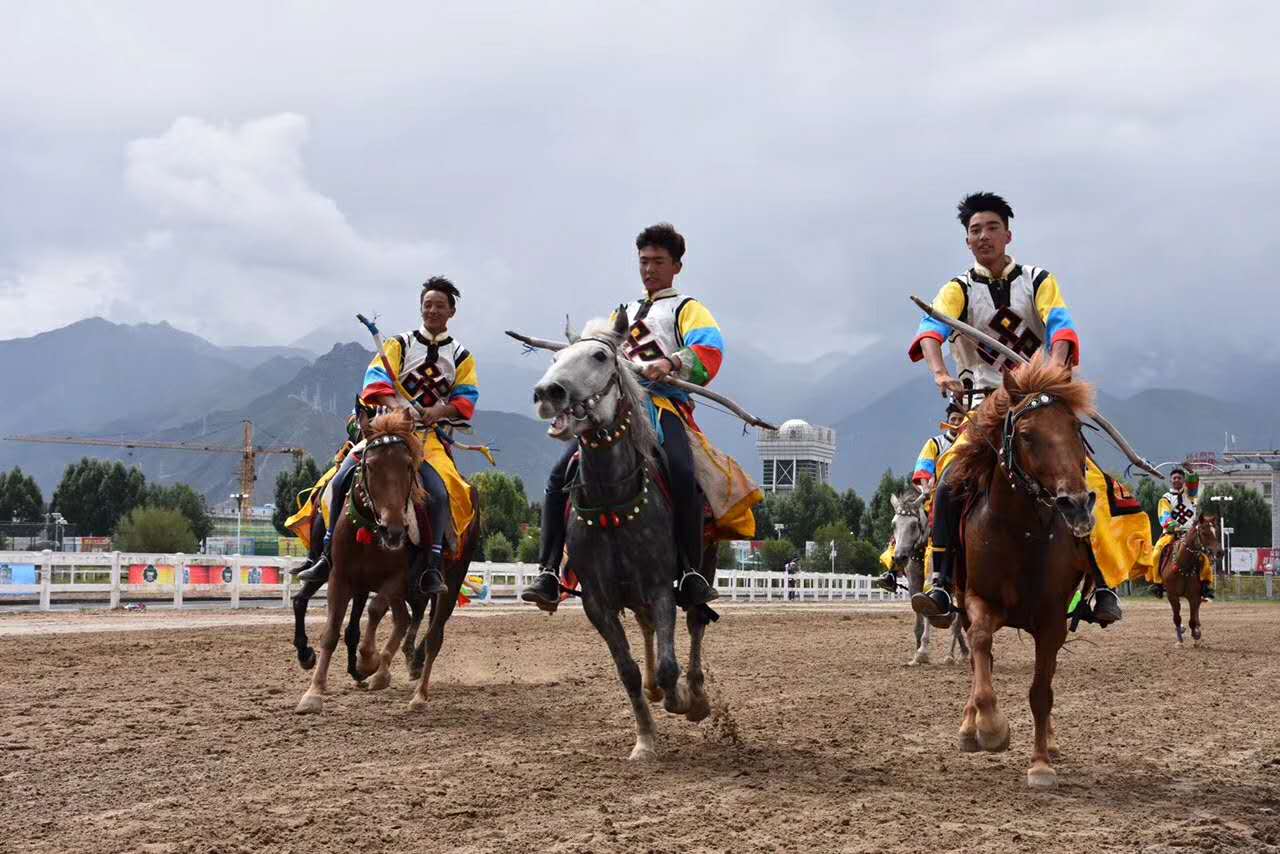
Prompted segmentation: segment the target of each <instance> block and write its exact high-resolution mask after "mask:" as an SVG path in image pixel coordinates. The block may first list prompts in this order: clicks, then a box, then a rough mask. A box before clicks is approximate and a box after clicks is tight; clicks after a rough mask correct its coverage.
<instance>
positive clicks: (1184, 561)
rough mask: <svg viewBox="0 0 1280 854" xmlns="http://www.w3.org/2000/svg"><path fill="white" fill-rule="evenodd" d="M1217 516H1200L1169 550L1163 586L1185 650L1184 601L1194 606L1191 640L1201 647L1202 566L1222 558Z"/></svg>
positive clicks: (1161, 576)
mask: <svg viewBox="0 0 1280 854" xmlns="http://www.w3.org/2000/svg"><path fill="white" fill-rule="evenodd" d="M1220 524H1221V523H1220V521H1219V517H1218V514H1217V513H1198V514H1197V515H1196V518H1195V519H1194V520H1192V522H1191V525H1190V526H1189V527H1188V528H1187V530H1186V532H1185V533H1184V534H1183V535H1182V536H1181V537H1179V538H1178V541H1177V542H1175V543H1173V544H1171V545H1170V546H1169V547H1168V548H1167V549H1165V550H1164V551H1165V558H1164V561H1163V562H1162V565H1161V567H1160V583H1161V584H1163V585H1164V590H1165V595H1166V596H1168V597H1169V605H1170V606H1171V607H1172V608H1173V628H1174V630H1175V631H1176V632H1177V633H1178V644H1177V646H1178V649H1182V648H1183V646H1182V601H1181V597H1184V596H1185V597H1186V599H1187V602H1188V603H1189V604H1190V605H1191V620H1190V627H1191V638H1192V642H1193V643H1194V644H1195V645H1196V646H1200V567H1201V566H1203V565H1204V561H1205V560H1206V559H1207V560H1210V561H1212V560H1214V559H1216V558H1219V557H1221V556H1222V529H1221V528H1220V527H1219V525H1220Z"/></svg>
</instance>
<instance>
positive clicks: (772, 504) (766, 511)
mask: <svg viewBox="0 0 1280 854" xmlns="http://www.w3.org/2000/svg"><path fill="white" fill-rule="evenodd" d="M781 497H782V496H780V495H778V493H776V492H766V493H765V496H764V501H761V502H760V503H759V504H757V505H756V506H755V507H752V508H751V512H752V513H753V514H754V515H755V517H756V539H758V540H767V539H769V538H770V537H776V536H777V535H778V534H777V531H775V530H774V527H773V523H774V522H775V521H777V514H776V513H775V509H776V508H777V506H778V500H779V499H780V498H781Z"/></svg>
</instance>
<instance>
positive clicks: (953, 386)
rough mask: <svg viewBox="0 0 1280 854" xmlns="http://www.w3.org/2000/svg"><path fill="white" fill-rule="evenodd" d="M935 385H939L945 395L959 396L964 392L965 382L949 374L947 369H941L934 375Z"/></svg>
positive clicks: (940, 390)
mask: <svg viewBox="0 0 1280 854" xmlns="http://www.w3.org/2000/svg"><path fill="white" fill-rule="evenodd" d="M933 382H934V385H936V386H937V387H938V391H939V392H940V393H941V394H942V396H943V397H946V396H947V395H949V394H952V395H956V396H957V397H959V396H960V395H963V394H964V383H962V382H960V380H958V379H956V378H955V377H953V376H951V375H950V374H948V373H947V372H946V371H940V372H938V373H936V374H934V375H933Z"/></svg>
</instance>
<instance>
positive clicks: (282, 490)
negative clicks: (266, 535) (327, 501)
mask: <svg viewBox="0 0 1280 854" xmlns="http://www.w3.org/2000/svg"><path fill="white" fill-rule="evenodd" d="M319 479H320V467H319V466H317V465H316V461H315V460H313V459H311V457H310V456H306V457H303V458H302V459H301V460H299V461H297V462H296V463H294V464H293V469H292V470H291V471H282V472H280V474H278V475H276V509H275V512H274V513H272V514H271V524H272V525H274V526H275V529H276V530H277V531H279V532H280V535H281V536H282V537H292V536H293V532H292V531H290V530H288V529H287V528H285V526H284V520H285V519H288V518H289V517H290V516H292V515H293V514H294V512H295V511H296V510H297V509H298V493H300V492H302V491H303V490H304V489H310V488H311V487H313V486H315V485H316V481H317V480H319ZM206 536H207V535H206Z"/></svg>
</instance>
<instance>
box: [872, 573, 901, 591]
mask: <svg viewBox="0 0 1280 854" xmlns="http://www.w3.org/2000/svg"><path fill="white" fill-rule="evenodd" d="M876 587H879V588H880V589H881V590H884V591H885V592H887V593H897V592H898V575H897V573H895V572H894V571H893V570H889V571H887V572H882V573H880V577H879V578H877V579H876Z"/></svg>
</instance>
